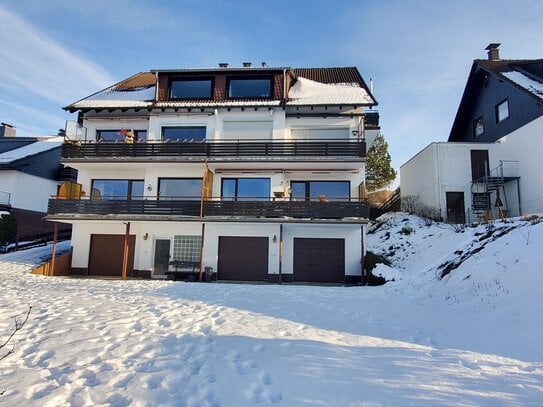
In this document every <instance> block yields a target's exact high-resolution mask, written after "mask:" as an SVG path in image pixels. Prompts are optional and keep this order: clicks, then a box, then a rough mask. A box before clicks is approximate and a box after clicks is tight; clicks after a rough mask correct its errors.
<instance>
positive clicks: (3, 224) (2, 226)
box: [0, 214, 17, 246]
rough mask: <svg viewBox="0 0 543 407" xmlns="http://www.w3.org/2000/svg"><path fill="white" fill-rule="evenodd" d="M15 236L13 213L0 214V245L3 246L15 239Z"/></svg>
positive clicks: (15, 227)
mask: <svg viewBox="0 0 543 407" xmlns="http://www.w3.org/2000/svg"><path fill="white" fill-rule="evenodd" d="M15 236H17V221H16V220H15V217H13V215H7V214H5V215H1V216H0V245H2V246H4V245H7V244H9V243H12V242H14V241H15Z"/></svg>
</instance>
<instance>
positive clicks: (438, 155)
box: [400, 44, 543, 223]
mask: <svg viewBox="0 0 543 407" xmlns="http://www.w3.org/2000/svg"><path fill="white" fill-rule="evenodd" d="M499 45H500V44H490V45H489V46H488V47H487V51H488V59H483V60H479V59H478V60H475V61H474V62H473V65H472V68H471V72H470V74H469V77H468V80H467V83H466V87H465V90H464V94H463V96H462V100H461V101H460V105H459V107H458V112H457V114H456V117H455V119H454V123H453V126H452V129H451V133H450V135H449V140H448V142H441V143H432V144H430V145H429V146H427V147H426V148H424V149H423V150H422V151H420V152H419V153H418V154H416V155H415V156H414V157H413V158H411V159H410V160H409V161H407V162H406V163H405V164H404V165H402V167H401V170H400V178H401V194H402V198H403V199H405V198H406V197H408V196H410V197H416V198H417V199H418V200H419V202H420V203H421V204H423V205H425V206H427V207H431V208H434V209H435V210H436V211H437V212H438V213H439V214H440V215H441V217H443V218H444V219H448V220H450V221H453V222H457V223H464V222H467V221H477V220H480V219H481V218H488V217H505V216H519V215H524V214H529V213H541V212H543V177H542V176H541V174H542V173H543V164H542V163H543V161H542V160H541V158H540V155H541V151H542V148H543V138H542V137H541V135H542V134H543V59H535V60H502V59H500V57H499V52H498V47H499Z"/></svg>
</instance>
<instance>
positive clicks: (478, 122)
mask: <svg viewBox="0 0 543 407" xmlns="http://www.w3.org/2000/svg"><path fill="white" fill-rule="evenodd" d="M484 132H485V123H484V119H483V116H479V117H478V118H477V119H475V120H474V121H473V135H474V136H475V137H478V136H480V135H481V134H483V133H484Z"/></svg>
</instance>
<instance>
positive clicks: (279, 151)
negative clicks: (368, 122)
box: [62, 139, 366, 158]
mask: <svg viewBox="0 0 543 407" xmlns="http://www.w3.org/2000/svg"><path fill="white" fill-rule="evenodd" d="M337 156H342V157H358V158H360V157H365V156H366V143H365V142H364V141H363V140H337V139H336V140H322V139H321V140H288V141H285V140H281V141H275V140H228V141H225V140H213V141H164V142H150V141H144V142H136V143H124V142H96V141H91V142H89V141H78V142H69V143H65V144H63V146H62V157H63V158H86V157H93V158H94V157H104V158H107V157H337Z"/></svg>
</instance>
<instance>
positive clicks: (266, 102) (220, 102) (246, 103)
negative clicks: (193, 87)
mask: <svg viewBox="0 0 543 407" xmlns="http://www.w3.org/2000/svg"><path fill="white" fill-rule="evenodd" d="M280 103H281V101H280V100H269V99H265V100H249V99H245V100H203V99H198V100H192V101H187V100H182V101H181V100H179V101H177V100H176V101H164V102H157V103H155V105H156V106H157V107H169V106H172V107H194V106H198V107H199V106H279V104H280Z"/></svg>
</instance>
